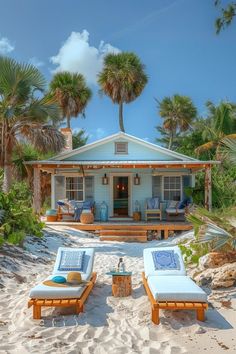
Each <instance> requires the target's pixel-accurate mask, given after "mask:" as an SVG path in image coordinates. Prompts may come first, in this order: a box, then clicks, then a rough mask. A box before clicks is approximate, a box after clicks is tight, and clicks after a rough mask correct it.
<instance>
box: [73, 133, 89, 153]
mask: <svg viewBox="0 0 236 354" xmlns="http://www.w3.org/2000/svg"><path fill="white" fill-rule="evenodd" d="M88 138H89V136H88V135H87V134H86V133H85V130H84V129H80V130H79V131H77V132H74V133H73V135H72V145H73V149H77V148H79V147H81V146H84V145H86V144H87V141H88Z"/></svg>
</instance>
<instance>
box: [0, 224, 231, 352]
mask: <svg viewBox="0 0 236 354" xmlns="http://www.w3.org/2000/svg"><path fill="white" fill-rule="evenodd" d="M186 235H187V237H191V236H192V234H191V233H188V234H186ZM186 235H185V236H182V237H186ZM180 238H181V237H180ZM178 240H179V238H176V237H175V238H171V239H169V240H166V241H151V242H148V243H145V244H141V243H118V242H100V241H99V239H98V238H97V237H96V236H93V235H92V234H88V233H84V232H80V231H76V230H73V229H72V228H68V227H64V226H60V227H54V228H53V229H47V230H45V237H44V238H43V239H40V240H39V239H37V238H33V237H28V238H27V241H26V242H25V246H24V250H22V249H20V248H18V247H4V249H3V250H1V251H0V353H17V354H24V353H71V354H72V353H85V354H86V353H95V354H103V353H114V354H118V353H122V354H123V353H127V354H129V353H144V354H145V353H151V354H156V353H160V354H179V353H191V354H197V353H205V352H207V353H214V354H216V353H229V354H231V353H236V289H235V288H231V289H228V290H221V291H214V292H212V293H210V291H209V289H206V290H207V291H208V293H209V300H210V303H211V305H210V308H209V311H208V312H207V321H206V322H198V321H197V320H196V318H195V313H194V312H192V311H175V312H172V311H171V312H170V311H162V312H161V324H160V325H159V326H156V325H154V324H153V323H152V322H151V316H150V303H149V301H148V298H147V296H146V294H145V292H144V289H143V286H142V281H141V272H142V271H143V261H142V252H143V249H144V248H146V247H153V246H156V245H160V244H173V243H177V242H178ZM59 246H69V247H76V246H85V247H87V246H88V247H95V249H96V258H95V265H94V270H95V271H97V273H98V278H97V282H96V285H95V287H94V289H93V291H92V293H91V295H90V297H89V299H88V301H87V303H86V306H85V312H84V313H83V314H80V315H78V316H76V315H73V313H70V311H71V309H66V310H65V309H64V310H62V309H58V308H57V309H52V308H47V309H44V310H43V312H42V314H43V318H42V320H33V319H32V308H31V309H28V308H27V300H28V294H29V290H30V288H31V287H33V286H34V285H35V284H37V283H39V282H40V281H42V280H44V279H45V277H46V276H48V275H49V274H50V273H51V271H52V268H53V263H54V260H55V256H56V252H57V249H58V247H59ZM120 256H122V257H124V261H125V264H126V268H127V270H130V271H132V272H133V276H132V287H133V293H132V296H130V297H127V298H114V297H112V296H111V278H110V277H109V276H108V275H106V274H105V273H106V272H107V271H109V268H110V266H111V265H116V264H117V262H118V258H119V257H120Z"/></svg>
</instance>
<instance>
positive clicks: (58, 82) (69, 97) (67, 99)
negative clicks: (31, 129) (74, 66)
mask: <svg viewBox="0 0 236 354" xmlns="http://www.w3.org/2000/svg"><path fill="white" fill-rule="evenodd" d="M50 95H52V96H53V97H54V99H55V100H56V101H57V102H58V104H59V106H60V108H61V110H62V113H63V118H66V120H67V127H68V128H70V120H71V117H77V116H78V115H79V114H82V116H85V108H86V106H87V104H88V101H89V100H90V98H91V96H92V92H91V90H90V89H89V88H88V87H87V85H86V82H85V79H84V77H83V75H82V74H76V73H70V72H68V71H63V72H59V73H57V74H55V75H54V77H53V78H52V81H51V83H50Z"/></svg>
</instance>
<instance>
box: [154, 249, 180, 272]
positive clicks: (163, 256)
mask: <svg viewBox="0 0 236 354" xmlns="http://www.w3.org/2000/svg"><path fill="white" fill-rule="evenodd" d="M152 258H153V263H154V268H155V270H171V269H177V270H179V269H180V264H179V256H178V255H177V254H176V253H175V252H174V251H172V250H167V251H153V252H152Z"/></svg>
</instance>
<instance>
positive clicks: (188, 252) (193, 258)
mask: <svg viewBox="0 0 236 354" xmlns="http://www.w3.org/2000/svg"><path fill="white" fill-rule="evenodd" d="M186 242H187V241H183V242H182V243H179V244H178V246H179V248H180V250H181V253H182V255H183V259H184V262H185V263H186V264H191V263H194V264H198V262H199V258H200V257H202V256H204V255H205V254H207V253H208V252H209V249H208V246H207V245H203V244H196V243H195V240H193V241H192V242H190V243H189V244H186Z"/></svg>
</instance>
